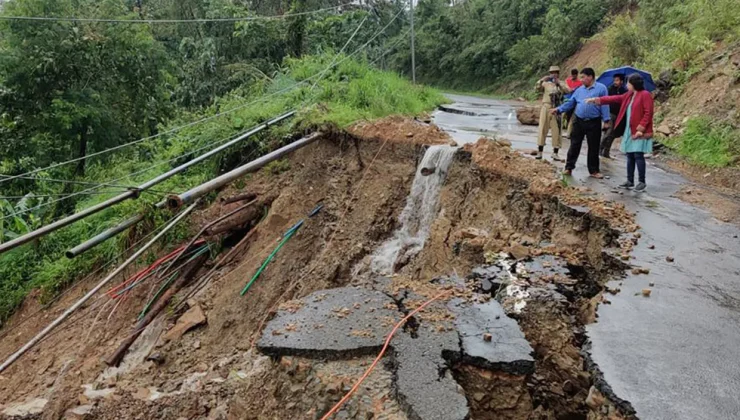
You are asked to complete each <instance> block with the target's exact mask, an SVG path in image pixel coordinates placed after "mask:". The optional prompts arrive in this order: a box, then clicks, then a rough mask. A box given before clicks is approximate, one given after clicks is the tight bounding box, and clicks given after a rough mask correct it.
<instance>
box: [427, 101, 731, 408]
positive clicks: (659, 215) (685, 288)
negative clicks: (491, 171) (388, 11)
mask: <svg viewBox="0 0 740 420" xmlns="http://www.w3.org/2000/svg"><path fill="white" fill-rule="evenodd" d="M448 96H449V98H450V99H451V100H452V101H454V103H453V104H450V105H447V107H448V108H452V109H456V110H458V111H465V112H466V113H468V114H475V115H462V114H456V113H450V112H443V111H438V112H436V113H435V114H434V121H435V123H436V124H437V125H439V126H440V127H441V128H443V129H445V130H447V131H448V132H449V133H450V134H451V135H452V137H453V138H454V139H455V140H456V141H458V142H459V143H468V142H474V141H476V140H477V139H478V138H479V137H480V136H483V135H486V136H494V135H498V136H502V137H505V138H507V139H509V140H510V141H512V144H513V146H514V147H515V148H519V149H534V148H536V135H537V127H525V126H522V125H520V124H519V123H518V121H517V120H516V115H515V112H514V111H515V107H516V106H519V105H520V104H521V103H516V102H510V101H499V100H493V99H483V98H477V97H469V96H460V95H448ZM564 149H565V150H567V140H565V139H564ZM565 150H564V151H565ZM550 151H551V148H550V146H549V140H548V146H547V147H546V148H545V156H548V155H549V152H550ZM561 155H564V153H562V152H561ZM612 155H613V156H615V157H616V159H613V160H602V164H601V165H602V172H603V173H604V174H605V175H608V176H610V177H611V179H606V180H601V181H599V180H595V179H591V178H589V177H588V172H587V170H586V168H585V160H586V148H585V142H584V149H583V150H582V151H581V157H580V158H579V161H578V166H577V168H576V170H575V171H574V173H573V179H572V184H575V185H585V186H588V187H590V188H592V189H593V190H594V191H597V192H600V193H602V194H604V195H605V196H606V197H607V198H609V199H612V200H615V201H620V202H623V203H624V204H625V205H626V206H627V208H628V209H630V210H631V211H633V212H635V213H636V214H637V222H638V224H639V225H640V226H641V227H642V231H641V233H642V238H641V239H640V242H639V245H637V246H636V247H635V249H634V252H633V256H634V259H633V260H632V261H631V262H630V263H631V264H633V265H635V266H640V267H646V268H649V269H650V274H649V275H638V276H634V275H632V274H629V273H628V275H627V277H626V278H625V279H623V280H620V281H623V285H622V286H621V290H622V292H621V293H619V294H618V295H616V296H610V297H609V300H610V301H611V305H601V306H600V308H599V312H598V315H599V318H598V322H597V323H595V324H592V325H590V326H588V328H587V331H588V335H589V337H590V339H591V341H592V345H593V347H592V356H593V359H594V361H595V362H596V363H597V364H598V365H599V367H600V369H601V370H602V372H603V373H604V379H606V381H607V382H608V383H609V385H611V387H612V389H613V391H614V392H615V394H616V395H617V396H618V397H620V398H622V399H624V400H626V401H629V402H630V403H631V404H632V406H633V407H634V408H635V410H636V411H637V416H638V417H639V418H641V419H657V420H663V419H665V420H669V419H670V420H678V419H680V420H684V419H685V420H724V419H738V418H740V414H738V413H740V398H739V397H738V395H740V229H738V228H737V227H736V226H734V225H730V224H726V223H722V222H719V221H717V220H716V219H714V218H713V217H712V216H711V215H710V214H709V213H708V212H707V211H705V210H702V209H699V208H697V207H694V206H692V205H690V204H687V203H684V202H682V201H680V200H679V199H677V198H674V197H673V196H672V195H673V194H674V193H675V192H676V191H677V190H678V189H679V188H680V187H681V186H683V185H684V184H687V183H688V181H686V180H685V179H683V178H682V177H681V176H680V175H677V174H674V173H669V172H666V171H664V170H662V169H660V168H657V167H656V166H654V165H653V164H652V162H650V160H648V172H647V184H648V191H647V192H646V193H634V192H631V191H628V192H624V194H619V193H617V192H614V191H615V188H616V186H617V185H618V184H620V183H621V182H623V181H624V178H625V176H624V173H625V169H624V168H625V160H624V157H623V156H622V155H621V154H620V153H619V152H618V151H616V152H612ZM649 245H654V246H655V249H649V248H648V246H649ZM667 256H672V257H674V258H675V261H674V262H668V261H666V257H667ZM650 283H654V286H653V287H650V286H649V284H650ZM644 288H651V289H652V295H651V296H650V297H649V298H644V297H642V296H641V295H640V291H641V290H642V289H644ZM636 294H637V296H636Z"/></svg>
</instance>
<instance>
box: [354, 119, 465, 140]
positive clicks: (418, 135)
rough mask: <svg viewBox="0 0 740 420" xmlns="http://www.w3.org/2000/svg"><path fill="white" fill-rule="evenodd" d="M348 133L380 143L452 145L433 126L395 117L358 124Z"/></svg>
mask: <svg viewBox="0 0 740 420" xmlns="http://www.w3.org/2000/svg"><path fill="white" fill-rule="evenodd" d="M348 131H349V132H350V133H352V134H354V135H355V136H358V137H361V138H364V139H374V140H380V141H389V142H404V143H413V144H425V145H435V144H453V143H454V141H453V140H452V137H450V135H449V134H447V133H446V132H444V131H442V130H441V129H440V128H439V127H437V126H436V125H434V124H429V123H426V122H421V121H418V120H415V119H409V118H406V117H402V116H397V115H396V116H391V117H387V118H383V119H380V120H376V121H369V122H368V121H364V122H360V123H357V124H354V125H353V126H351V127H350V128H349V130H348Z"/></svg>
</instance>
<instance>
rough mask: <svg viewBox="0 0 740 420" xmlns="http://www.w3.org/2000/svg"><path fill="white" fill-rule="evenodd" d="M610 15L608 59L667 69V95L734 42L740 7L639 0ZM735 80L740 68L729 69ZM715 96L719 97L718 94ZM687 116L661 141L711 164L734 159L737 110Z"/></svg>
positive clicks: (719, 0) (728, 1)
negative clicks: (678, 131)
mask: <svg viewBox="0 0 740 420" xmlns="http://www.w3.org/2000/svg"><path fill="white" fill-rule="evenodd" d="M633 6H635V7H632V8H631V9H630V10H626V11H625V12H624V13H620V14H617V15H615V16H614V17H613V19H612V22H611V24H610V26H609V27H608V28H607V29H606V31H605V33H604V37H605V39H606V42H607V47H608V52H609V56H610V63H608V64H611V65H616V64H620V63H631V64H634V65H636V66H638V67H641V68H645V69H647V70H649V71H652V72H653V74H655V75H658V74H661V73H667V74H669V75H670V78H671V80H672V82H673V88H672V91H671V94H672V95H674V96H675V95H680V94H681V93H682V92H684V91H685V90H686V89H691V88H692V84H691V83H690V81H691V79H692V77H694V76H696V75H697V74H698V73H699V72H700V71H701V70H702V69H704V68H705V67H706V65H707V59H708V56H711V55H712V54H713V53H714V52H715V51H716V50H717V49H722V48H735V49H736V48H737V44H738V42H740V8H738V7H737V6H738V5H737V1H734V0H712V1H710V0H640V1H636V2H634V5H633ZM733 77H734V78H735V80H740V72H736V74H735V75H733ZM717 99H720V98H717ZM722 114H723V115H701V116H695V117H692V118H691V119H690V120H689V121H688V122H687V124H686V127H685V130H684V133H683V134H682V135H681V136H680V137H678V138H671V139H667V140H666V144H667V145H668V146H669V147H671V148H673V149H674V150H676V151H677V152H678V153H680V154H681V155H683V156H685V157H687V158H688V159H690V160H691V161H693V162H695V163H698V164H701V165H706V166H710V167H721V166H727V165H730V164H732V163H733V162H735V163H736V162H737V156H740V126H738V123H739V121H740V113H738V111H737V110H735V111H734V112H730V113H727V112H724V113H722Z"/></svg>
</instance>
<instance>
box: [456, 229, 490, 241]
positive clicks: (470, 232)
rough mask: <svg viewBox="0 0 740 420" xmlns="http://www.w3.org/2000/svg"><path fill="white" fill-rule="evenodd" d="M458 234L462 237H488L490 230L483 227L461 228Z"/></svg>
mask: <svg viewBox="0 0 740 420" xmlns="http://www.w3.org/2000/svg"><path fill="white" fill-rule="evenodd" d="M457 234H458V235H459V236H460V238H461V239H474V238H487V237H488V232H486V231H485V230H483V229H476V228H464V229H460V230H459V231H458V232H457Z"/></svg>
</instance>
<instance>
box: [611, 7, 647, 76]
mask: <svg viewBox="0 0 740 420" xmlns="http://www.w3.org/2000/svg"><path fill="white" fill-rule="evenodd" d="M604 35H605V38H606V45H607V48H608V49H609V53H610V54H611V57H612V61H613V64H614V66H622V65H634V64H635V63H637V62H639V61H640V60H641V59H642V57H643V52H644V51H643V49H644V45H645V43H646V40H645V36H644V34H643V33H642V32H641V31H640V29H639V28H638V26H637V24H636V23H635V21H634V20H633V19H631V18H630V17H629V16H624V15H622V16H617V17H615V18H614V20H613V21H612V24H611V26H609V28H608V29H607V30H606V31H605V34H604Z"/></svg>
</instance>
